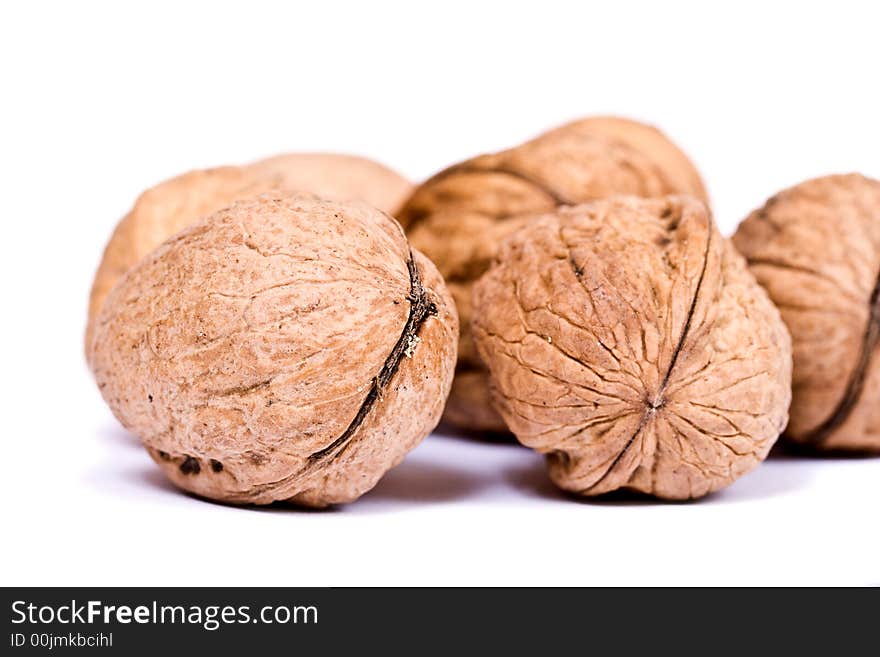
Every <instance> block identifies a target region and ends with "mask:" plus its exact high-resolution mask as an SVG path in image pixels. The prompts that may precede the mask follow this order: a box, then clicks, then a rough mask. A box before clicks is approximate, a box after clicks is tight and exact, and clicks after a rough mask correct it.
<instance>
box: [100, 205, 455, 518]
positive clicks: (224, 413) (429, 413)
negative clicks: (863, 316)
mask: <svg viewBox="0 0 880 657" xmlns="http://www.w3.org/2000/svg"><path fill="white" fill-rule="evenodd" d="M457 340H458V327H457V316H456V312H455V307H454V304H453V302H452V299H451V297H450V296H449V294H448V292H447V290H446V288H445V286H444V284H443V280H442V278H441V277H440V275H439V273H438V272H437V270H436V269H435V268H434V266H433V265H432V264H431V263H430V261H428V260H427V258H425V257H424V256H422V255H421V254H420V253H419V252H417V251H415V250H412V249H410V246H409V244H408V243H407V240H406V237H405V236H404V233H403V231H402V230H401V228H400V226H399V225H398V224H397V223H396V222H395V221H394V220H393V219H391V218H390V217H388V216H387V215H385V214H383V213H382V212H380V211H378V210H375V209H373V208H372V207H370V206H367V205H366V204H360V203H351V204H343V203H331V202H327V201H322V200H317V199H314V198H309V197H302V196H285V195H279V194H265V195H263V196H261V197H258V198H256V199H251V200H246V201H241V202H238V203H236V204H234V205H233V206H231V207H230V208H228V209H225V210H221V211H220V212H217V213H216V214H214V215H211V216H209V217H207V218H205V219H203V220H201V221H199V222H197V223H195V224H193V225H192V226H191V227H190V228H188V229H186V230H184V231H183V232H181V233H178V234H177V235H175V236H174V237H172V238H171V239H169V240H168V241H167V242H165V243H164V244H163V245H162V246H160V247H159V248H158V249H157V250H155V251H154V252H153V253H151V254H150V255H149V256H148V257H147V258H145V259H144V260H143V261H141V263H140V264H139V265H137V266H136V267H135V268H134V269H132V270H131V271H129V273H128V274H126V275H125V276H124V277H123V279H122V280H121V281H120V283H119V284H118V285H117V286H116V287H114V289H113V291H112V292H111V293H110V295H109V296H108V298H107V301H106V303H105V304H104V307H103V309H102V311H101V314H100V315H99V318H98V320H97V322H96V328H95V337H94V340H93V341H92V351H91V354H90V362H91V363H92V364H93V369H94V374H95V378H96V380H97V382H98V386H99V388H100V389H101V392H102V394H103V396H104V398H105V400H106V401H107V403H108V404H109V405H110V407H111V409H112V410H113V412H114V413H115V415H116V416H117V418H118V419H119V420H120V421H121V422H122V424H123V425H125V426H126V427H127V428H129V429H130V430H131V431H133V432H134V433H136V434H137V435H138V436H140V438H141V439H142V441H143V443H144V445H145V446H146V447H147V449H148V450H149V452H150V454H151V455H152V456H153V458H154V459H155V460H156V462H157V463H158V464H159V465H160V466H161V467H162V469H163V471H164V472H165V474H166V475H167V476H168V477H169V479H171V481H172V482H174V483H175V484H176V485H177V486H179V487H181V488H183V489H185V490H188V491H191V492H193V493H196V494H198V495H201V496H204V497H208V498H212V499H217V500H223V501H226V502H234V503H254V504H264V503H269V502H273V501H276V500H289V501H292V502H296V503H299V504H304V505H310V506H325V505H328V504H334V503H342V502H348V501H351V500H354V499H355V498H357V497H358V496H360V495H362V494H363V493H364V492H366V491H368V490H369V489H370V488H372V487H373V486H374V485H375V484H376V482H377V481H378V480H379V478H380V477H381V476H382V474H383V473H384V472H385V471H387V470H388V469H389V468H391V467H393V466H394V465H396V464H397V463H399V462H400V460H401V459H402V458H403V456H404V455H405V454H406V453H407V452H408V451H409V450H410V449H412V448H413V447H414V446H415V445H416V444H418V442H419V441H421V440H422V438H424V437H425V436H426V435H427V434H428V433H429V432H430V431H431V430H432V429H433V427H434V426H435V425H436V424H437V422H438V420H439V418H440V415H441V413H442V410H443V405H444V403H445V400H446V396H447V394H448V392H449V387H450V385H451V382H452V375H453V370H454V365H455V352H456V344H457Z"/></svg>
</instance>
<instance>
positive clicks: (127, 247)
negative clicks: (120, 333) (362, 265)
mask: <svg viewBox="0 0 880 657" xmlns="http://www.w3.org/2000/svg"><path fill="white" fill-rule="evenodd" d="M410 188H411V185H410V184H409V183H408V182H407V181H406V180H405V179H404V178H402V177H401V176H399V175H398V174H397V173H395V172H394V171H392V170H391V169H388V168H387V167H384V166H382V165H381V164H378V163H376V162H373V161H371V160H367V159H365V158H362V157H356V156H353V155H335V154H325V153H289V154H285V155H278V156H275V157H271V158H268V159H265V160H260V161H258V162H255V163H253V164H251V165H248V166H244V167H232V166H229V167H217V168H213V169H200V170H195V171H190V172H188V173H185V174H183V175H180V176H177V177H175V178H171V179H170V180H166V181H164V182H162V183H159V184H158V185H156V186H155V187H152V188H150V189H148V190H147V191H145V192H144V193H143V194H141V196H140V197H139V198H138V199H137V201H136V202H135V204H134V207H133V208H132V209H131V211H130V212H129V213H128V214H127V215H126V216H125V217H124V218H123V219H122V220H121V221H120V222H119V224H118V225H117V227H116V229H115V230H114V232H113V235H112V236H111V237H110V240H109V242H108V243H107V246H106V247H105V249H104V256H103V258H102V260H101V264H100V265H99V267H98V271H97V273H96V274H95V280H94V283H93V284H92V292H91V296H90V299H89V317H88V326H87V328H86V350H87V351H88V344H89V342H90V340H91V336H92V330H93V323H94V320H95V318H96V317H97V315H98V313H99V312H100V310H101V306H102V305H103V303H104V299H106V297H107V294H108V293H109V292H110V290H111V289H112V288H113V286H114V285H115V284H116V282H117V281H118V280H119V279H120V278H121V277H122V276H123V275H124V274H125V272H127V271H128V270H129V269H131V268H132V267H133V266H134V265H136V264H137V263H138V262H140V260H141V259H142V258H143V257H144V256H146V255H147V254H148V253H149V252H150V251H152V250H153V249H155V248H156V247H157V246H159V245H160V244H161V243H162V242H164V241H165V240H166V239H167V238H169V237H171V236H172V235H174V234H175V233H177V232H178V231H180V230H183V229H184V228H186V227H187V226H189V225H190V224H191V223H193V222H195V221H197V220H198V219H201V218H202V217H204V216H206V215H209V214H213V213H214V212H217V211H218V210H222V209H223V208H225V207H228V206H229V205H232V203H233V202H234V201H237V200H240V199H244V198H248V197H250V196H256V195H258V194H261V193H263V192H267V191H270V190H273V189H283V190H289V191H296V192H308V193H311V194H315V195H316V196H320V197H322V198H326V199H328V200H331V201H348V200H359V201H365V202H366V203H369V204H370V205H373V206H374V207H377V208H379V209H380V210H383V211H385V212H392V211H393V210H395V209H397V207H398V206H399V205H400V203H401V202H402V200H403V197H404V196H405V195H406V194H407V193H408V191H409V190H410Z"/></svg>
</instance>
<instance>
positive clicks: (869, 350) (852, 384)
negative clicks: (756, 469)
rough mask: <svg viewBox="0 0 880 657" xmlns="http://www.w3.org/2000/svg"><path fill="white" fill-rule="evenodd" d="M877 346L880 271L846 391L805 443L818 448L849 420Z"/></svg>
mask: <svg viewBox="0 0 880 657" xmlns="http://www.w3.org/2000/svg"><path fill="white" fill-rule="evenodd" d="M878 343H880V272H878V273H877V282H876V283H875V284H874V290H873V292H871V296H870V298H869V301H868V325H867V327H866V328H865V333H864V335H863V336H862V348H861V351H860V352H859V360H858V361H857V362H856V366H855V369H854V370H853V373H852V375H850V378H849V381H848V382H847V384H846V390H844V392H843V396H842V397H841V398H840V401H839V402H838V403H837V406H836V407H835V409H834V410H833V411H832V413H831V415H829V416H828V419H826V420H825V421H824V422H823V423H822V424H820V425H819V426H818V427H816V428H815V429H813V431H811V432H810V433H809V434H807V435H806V436H805V440H806V441H807V442H809V443H812V444H813V445H821V444H822V443H823V442H825V440H827V439H828V436H830V435H831V434H832V433H834V431H835V430H836V429H838V428H839V427H840V426H841V425H842V424H843V423H844V422H845V421H846V419H847V418H848V417H849V415H850V413H851V412H852V409H853V408H854V407H855V405H856V403H857V402H858V401H859V398H860V397H861V395H862V388H863V387H864V385H865V377H867V375H868V366H869V365H870V363H871V356H872V355H873V353H874V350H875V348H876V347H877V344H878Z"/></svg>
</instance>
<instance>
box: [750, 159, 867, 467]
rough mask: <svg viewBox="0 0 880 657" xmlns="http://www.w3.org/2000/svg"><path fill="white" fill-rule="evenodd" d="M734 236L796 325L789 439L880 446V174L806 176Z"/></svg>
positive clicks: (821, 446)
mask: <svg viewBox="0 0 880 657" xmlns="http://www.w3.org/2000/svg"><path fill="white" fill-rule="evenodd" d="M733 241H734V244H735V245H736V247H737V248H738V249H739V250H740V252H742V253H743V254H744V255H745V257H746V259H747V260H748V262H749V266H750V268H751V270H752V272H753V273H754V274H755V276H756V278H757V279H758V281H759V282H760V283H761V284H762V285H763V286H764V287H765V288H766V289H767V291H768V292H769V294H770V298H771V299H773V301H774V302H775V303H776V305H777V306H778V307H779V309H780V311H781V312H782V318H783V320H785V323H786V324H787V325H788V328H789V330H790V331H791V336H792V342H793V350H794V372H793V397H792V403H791V420H790V421H789V424H788V428H787V429H786V432H785V436H786V438H789V439H791V440H793V441H796V442H798V443H801V444H803V445H808V446H810V447H812V448H816V449H818V450H825V449H827V450H854V451H875V452H876V451H880V181H876V180H871V179H869V178H865V177H864V176H861V175H858V174H850V175H835V176H827V177H824V178H817V179H814V180H809V181H807V182H804V183H802V184H800V185H797V186H795V187H793V188H790V189H787V190H785V191H782V192H780V193H779V194H777V195H776V196H774V197H772V198H771V199H770V200H769V201H767V203H766V204H765V205H764V206H763V207H762V208H760V209H758V210H756V211H755V212H753V213H752V214H751V215H749V216H748V217H747V218H746V219H745V221H743V223H742V224H741V225H740V227H739V229H738V230H737V232H736V234H735V235H734V237H733Z"/></svg>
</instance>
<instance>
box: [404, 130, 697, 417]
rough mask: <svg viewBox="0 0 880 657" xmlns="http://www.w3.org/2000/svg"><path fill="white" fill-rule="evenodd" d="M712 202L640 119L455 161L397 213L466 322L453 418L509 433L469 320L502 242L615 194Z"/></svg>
mask: <svg viewBox="0 0 880 657" xmlns="http://www.w3.org/2000/svg"><path fill="white" fill-rule="evenodd" d="M672 193H685V194H690V195H693V196H696V197H698V198H701V199H703V200H705V199H706V192H705V189H704V187H703V183H702V181H701V180H700V176H699V174H698V173H697V171H696V169H695V168H694V166H693V165H692V164H691V162H690V161H689V160H688V158H687V156H686V155H684V153H682V152H681V150H679V149H678V147H677V146H675V145H674V144H673V143H672V142H671V141H670V140H669V139H667V138H666V136H664V135H663V134H662V133H661V132H659V131H658V130H656V129H655V128H653V127H651V126H647V125H644V124H642V123H639V122H636V121H630V120H627V119H621V118H615V117H596V118H589V119H583V120H580V121H575V122H573V123H569V124H567V125H564V126H562V127H560V128H556V129H554V130H551V131H550V132H547V133H545V134H543V135H541V136H539V137H537V138H535V139H533V140H531V141H529V142H526V143H525V144H522V145H521V146H518V147H516V148H513V149H510V150H507V151H503V152H500V153H496V154H492V155H481V156H479V157H475V158H473V159H471V160H467V161H465V162H462V163H460V164H456V165H454V166H452V167H450V168H448V169H446V170H445V171H441V172H440V173H438V174H437V175H435V176H434V177H432V178H430V179H429V180H427V181H426V182H425V183H423V184H422V185H420V186H419V187H417V188H416V190H415V191H414V192H413V194H412V196H410V198H409V199H408V200H407V201H406V202H405V203H404V205H403V207H402V208H401V210H400V211H398V213H397V218H398V220H399V221H400V222H401V224H402V225H403V226H404V228H405V229H406V230H407V233H408V234H409V237H410V241H411V242H412V244H413V246H415V247H416V248H418V249H419V250H420V251H422V252H423V253H424V254H425V255H427V256H428V257H429V258H430V259H431V261H432V262H434V264H436V265H437V267H438V269H439V270H440V272H441V273H442V274H443V276H444V278H445V280H446V282H447V285H448V286H449V289H450V291H451V292H452V295H453V297H454V298H455V302H456V304H457V305H458V312H459V315H460V317H461V343H460V345H459V362H458V371H457V374H456V378H455V382H454V383H453V387H452V393H451V395H450V399H449V403H448V404H447V408H446V413H445V418H446V419H447V420H448V421H450V422H452V423H453V424H456V425H459V426H462V427H466V428H470V429H477V430H486V431H505V430H506V427H505V425H504V423H503V421H502V419H501V418H500V417H499V416H498V414H497V413H496V412H495V411H494V410H493V409H492V407H491V405H490V404H489V394H488V387H487V378H486V371H485V368H484V367H483V366H482V364H481V363H480V361H479V357H478V355H477V351H476V348H475V347H474V343H473V338H472V336H471V332H470V322H471V318H472V315H473V311H472V303H471V287H472V285H473V283H474V281H475V280H476V279H477V278H479V277H480V275H482V274H483V272H485V271H486V269H487V268H488V267H489V264H490V262H491V261H492V258H493V257H494V256H495V254H496V252H497V249H498V245H499V244H500V242H501V241H502V240H503V239H504V238H505V237H506V236H507V235H509V234H511V233H512V232H514V231H515V230H516V229H517V228H519V227H520V226H521V225H523V223H526V222H528V221H529V220H530V219H529V217H530V216H533V215H535V214H539V213H543V212H548V211H552V210H553V209H554V208H556V207H559V206H562V205H575V204H577V203H582V202H585V201H590V200H593V199H599V198H604V197H607V196H611V195H614V194H631V195H637V196H645V197H658V196H663V195H666V194H672Z"/></svg>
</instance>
